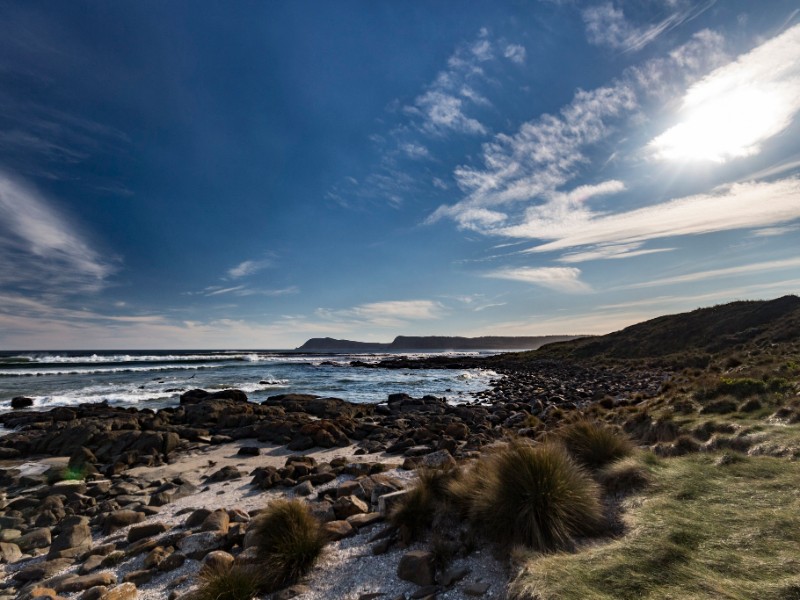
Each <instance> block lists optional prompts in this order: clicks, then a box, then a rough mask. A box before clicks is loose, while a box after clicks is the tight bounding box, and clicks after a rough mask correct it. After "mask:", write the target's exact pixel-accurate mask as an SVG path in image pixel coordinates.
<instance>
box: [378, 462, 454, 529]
mask: <svg viewBox="0 0 800 600" xmlns="http://www.w3.org/2000/svg"><path fill="white" fill-rule="evenodd" d="M458 477H459V471H458V469H455V468H451V469H428V468H423V469H419V470H418V471H417V481H416V483H415V484H414V486H413V487H411V488H410V489H409V490H408V493H407V494H406V496H405V498H403V500H402V502H400V503H398V505H397V506H396V507H395V508H394V510H393V511H392V512H391V514H390V515H389V522H390V523H391V524H392V525H394V526H395V527H397V528H398V531H399V533H400V537H401V539H402V540H403V542H404V543H406V544H408V543H410V542H413V541H414V540H416V539H418V538H419V537H420V536H421V535H422V533H423V532H424V531H425V530H426V529H428V528H429V527H430V526H431V524H432V523H433V519H434V517H435V516H436V513H437V511H444V510H446V505H447V501H448V492H447V488H448V485H449V483H450V482H451V481H453V480H455V479H457V478H458Z"/></svg>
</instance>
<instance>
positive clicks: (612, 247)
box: [556, 242, 675, 263]
mask: <svg viewBox="0 0 800 600" xmlns="http://www.w3.org/2000/svg"><path fill="white" fill-rule="evenodd" d="M642 244H643V243H642V242H635V243H632V244H603V245H600V246H596V247H594V248H592V249H590V250H585V251H583V252H571V253H569V254H564V255H563V256H561V257H560V258H558V259H556V260H558V262H564V263H579V262H587V261H590V260H615V259H622V258H633V257H635V256H644V255H647V254H657V253H659V252H670V251H672V250H675V248H651V249H648V250H644V249H641V247H642Z"/></svg>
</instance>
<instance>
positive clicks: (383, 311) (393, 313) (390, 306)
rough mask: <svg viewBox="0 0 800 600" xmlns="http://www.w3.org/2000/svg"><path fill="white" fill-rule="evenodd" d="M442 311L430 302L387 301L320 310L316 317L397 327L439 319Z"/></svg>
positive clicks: (440, 307)
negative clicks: (412, 322)
mask: <svg viewBox="0 0 800 600" xmlns="http://www.w3.org/2000/svg"><path fill="white" fill-rule="evenodd" d="M444 310H445V309H444V306H443V305H442V304H440V303H439V302H435V301H432V300H387V301H384V302H370V303H366V304H359V305H358V306H354V307H353V308H348V309H342V310H330V309H325V308H320V309H317V311H316V315H317V316H318V317H321V318H323V319H329V320H333V321H340V322H348V323H350V325H351V326H358V325H361V326H364V325H373V326H377V327H398V326H402V325H403V324H405V323H407V322H409V321H427V320H433V319H439V318H441V317H442V315H443V314H444Z"/></svg>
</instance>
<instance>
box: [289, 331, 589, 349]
mask: <svg viewBox="0 0 800 600" xmlns="http://www.w3.org/2000/svg"><path fill="white" fill-rule="evenodd" d="M577 337H579V336H574V335H544V336H530V337H502V336H483V337H473V338H469V337H449V336H435V335H431V336H404V335H401V336H397V337H396V338H395V339H394V340H393V341H392V342H391V343H389V344H384V343H377V342H355V341H352V340H337V339H334V338H329V337H326V338H311V339H310V340H308V341H307V342H306V343H305V344H303V345H302V346H300V347H299V348H297V350H301V351H305V352H351V351H357V352H413V351H419V350H429V351H446V350H535V349H536V348H540V347H541V346H544V345H545V344H550V343H553V342H563V341H567V340H574V339H576V338H577Z"/></svg>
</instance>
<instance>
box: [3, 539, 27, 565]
mask: <svg viewBox="0 0 800 600" xmlns="http://www.w3.org/2000/svg"><path fill="white" fill-rule="evenodd" d="M20 558H22V551H21V550H20V549H19V546H17V545H16V544H12V543H10V542H0V563H6V564H11V563H14V562H17V561H18V560H19V559H20Z"/></svg>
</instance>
